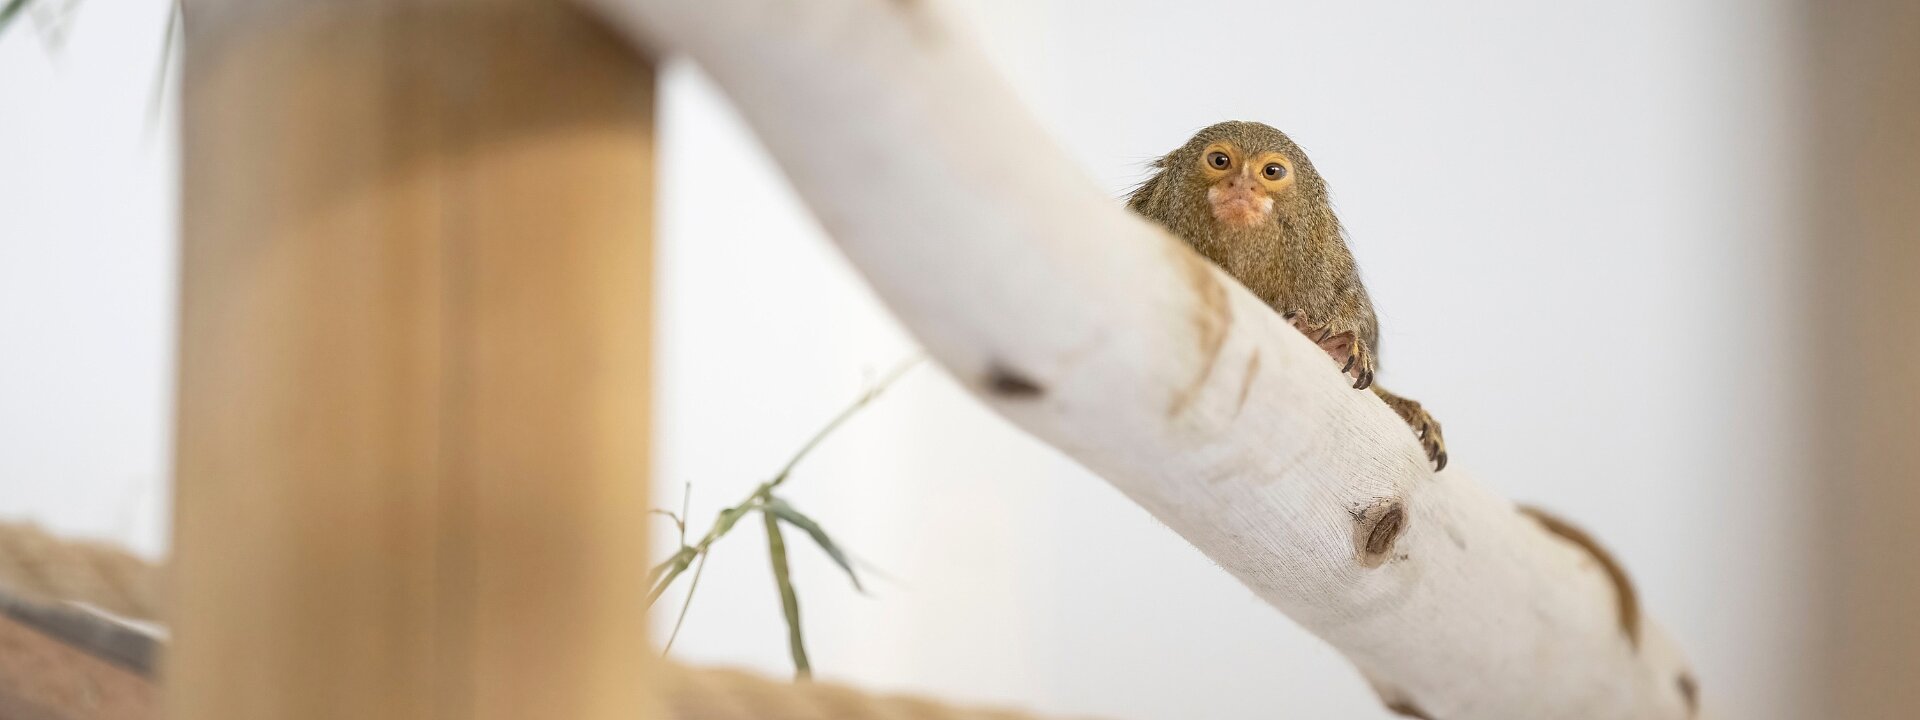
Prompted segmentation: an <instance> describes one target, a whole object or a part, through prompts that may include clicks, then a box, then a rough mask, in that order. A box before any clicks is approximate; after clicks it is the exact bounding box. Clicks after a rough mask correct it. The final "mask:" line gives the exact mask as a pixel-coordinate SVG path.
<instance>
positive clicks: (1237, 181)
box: [1226, 174, 1254, 192]
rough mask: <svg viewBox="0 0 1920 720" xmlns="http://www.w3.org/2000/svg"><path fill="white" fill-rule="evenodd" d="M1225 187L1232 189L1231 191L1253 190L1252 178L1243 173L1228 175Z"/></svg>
mask: <svg viewBox="0 0 1920 720" xmlns="http://www.w3.org/2000/svg"><path fill="white" fill-rule="evenodd" d="M1226 189H1227V190H1232V191H1245V192H1253V189H1254V184H1253V178H1251V177H1247V176H1246V175H1245V174H1240V175H1234V176H1232V177H1229V178H1227V183H1226Z"/></svg>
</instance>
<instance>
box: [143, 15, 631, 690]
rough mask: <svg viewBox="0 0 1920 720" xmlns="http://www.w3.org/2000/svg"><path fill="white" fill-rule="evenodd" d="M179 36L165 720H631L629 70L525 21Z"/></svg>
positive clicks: (247, 21) (376, 20)
mask: <svg viewBox="0 0 1920 720" xmlns="http://www.w3.org/2000/svg"><path fill="white" fill-rule="evenodd" d="M192 12H193V17H192V21H191V22H190V23H189V27H188V31H189V35H188V38H187V46H186V56H187V61H186V81H185V89H184V92H185V101H184V117H183V126H184V131H183V132H184V138H183V144H184V151H183V152H184V157H183V166H184V183H183V188H184V197H183V201H184V210H183V223H184V230H183V234H184V247H183V251H182V257H181V264H182V272H183V290H182V294H183V300H182V320H181V346H180V363H181V365H180V386H179V388H180V390H179V393H180V394H179V429H178V432H179V435H178V446H177V482H178V490H177V501H176V506H177V507H176V527H177V529H176V541H175V549H176V558H177V559H176V566H175V571H174V572H175V574H174V575H173V576H172V577H171V578H170V580H171V582H172V583H173V593H174V594H173V597H174V604H173V606H172V610H171V617H170V621H171V625H172V632H173V638H174V643H173V650H172V652H171V654H170V656H169V657H168V659H167V663H166V668H165V671H164V672H165V682H166V696H167V710H168V716H169V717H173V718H183V719H184V718H193V719H194V720H219V719H225V718H246V719H248V720H252V719H255V718H276V719H293V720H297V719H300V718H354V719H355V720H379V719H383V718H395V719H398V718H407V719H409V720H412V719H418V718H568V719H569V720H572V719H576V718H577V719H583V720H591V719H597V718H607V719H613V718H618V719H619V720H633V719H634V718H640V717H645V714H644V712H643V709H644V702H643V701H644V700H645V698H644V695H645V692H644V689H645V683H644V682H643V680H644V678H643V675H644V674H645V672H646V670H647V666H648V661H647V659H648V658H649V657H650V655H651V654H652V653H651V652H650V650H649V646H648V644H647V642H646V640H645V638H644V627H645V617H646V615H645V601H644V597H645V587H644V584H645V577H644V574H645V572H646V567H647V562H646V555H645V552H644V548H643V540H644V536H645V530H646V527H647V523H646V522H645V509H646V499H645V489H646V483H647V465H648V453H647V442H648V433H649V427H648V404H649V398H648V389H649V388H648V383H649V365H648V353H649V333H650V323H649V307H650V303H649V273H650V271H651V269H650V245H649V242H650V239H649V227H650V223H651V201H650V198H651V196H652V186H651V173H652V124H651V123H652V118H651V111H652V76H651V71H650V68H649V67H648V66H647V64H646V63H645V62H644V61H642V60H641V59H639V58H636V57H635V56H634V55H633V54H632V53H631V52H630V51H629V50H628V49H627V48H626V46H625V45H623V44H622V43H621V42H619V41H617V40H616V39H615V38H614V37H613V36H611V35H609V34H607V33H605V32H604V31H603V30H602V29H601V28H599V27H598V26H597V25H596V24H595V23H594V22H593V21H591V20H590V19H588V18H587V17H585V16H584V15H582V14H580V13H578V12H577V11H575V10H574V9H573V8H572V7H571V6H569V5H567V4H564V3H560V2H556V1H548V0H540V1H535V0H519V1H511V0H508V1H498V2H484V1H464V0H433V1H420V2H397V3H396V2H382V1H378V0H344V1H343V0H269V1H261V0H250V1H247V2H241V1H240V0H210V1H206V2H198V3H196V4H194V6H193V7H192Z"/></svg>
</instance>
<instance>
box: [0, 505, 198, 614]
mask: <svg viewBox="0 0 1920 720" xmlns="http://www.w3.org/2000/svg"><path fill="white" fill-rule="evenodd" d="M0 588H4V589H5V590H7V591H8V592H9V593H11V594H13V595H15V596H17V597H20V598H22V599H26V600H36V601H42V602H46V601H66V602H75V603H83V604H86V605H92V606H94V607H97V608H99V609H101V610H105V611H107V612H110V613H113V614H115V615H119V616H121V617H125V618H128V619H132V620H157V619H159V618H160V615H161V594H160V568H159V567H158V566H157V565H155V564H153V563H150V562H148V561H147V560H146V559H144V558H141V557H139V556H137V555H134V554H133V553H130V552H127V551H125V550H122V549H120V548H117V547H114V546H112V545H108V544H105V543H96V542H78V541H72V540H63V539H61V538H57V537H54V536H53V535H51V534H48V533H47V532H46V531H44V530H41V529H40V528H39V527H38V526H35V525H31V524H26V523H0Z"/></svg>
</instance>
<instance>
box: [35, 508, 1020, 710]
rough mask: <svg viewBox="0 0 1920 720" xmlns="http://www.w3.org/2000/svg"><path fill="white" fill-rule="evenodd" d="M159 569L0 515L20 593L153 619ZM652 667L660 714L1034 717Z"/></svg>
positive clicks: (708, 671) (748, 676) (157, 613)
mask: <svg viewBox="0 0 1920 720" xmlns="http://www.w3.org/2000/svg"><path fill="white" fill-rule="evenodd" d="M160 574H161V567H160V566H159V565H157V564H155V563H151V562H148V561H147V560H145V559H143V558H141V557H139V556H136V555H134V554H132V553H129V552H127V551H125V550H121V549H119V548H115V547H113V546H111V545H107V544H104V543H95V542H76V541H70V540H63V539H61V538H57V537H54V536H53V535H50V534H48V533H47V532H45V531H43V530H41V529H40V528H39V527H37V526H34V525H30V524H24V523H5V522H0V589H4V590H5V591H7V592H10V593H14V594H16V595H19V596H20V597H22V598H23V599H28V600H35V601H40V602H48V601H65V602H78V603H85V604H88V605H93V606H96V607H98V608H100V609H102V610H106V611H108V612H112V613H115V614H118V615H121V616H124V617H127V618H131V619H136V620H148V621H155V620H158V619H159V617H160V615H161V613H160V609H161V603H160V582H159V580H160ZM635 612H641V609H639V608H636V609H635ZM102 622H104V621H102ZM654 668H655V672H656V673H657V676H656V678H655V680H656V683H655V687H658V688H660V694H661V705H662V706H663V709H664V710H665V713H664V715H663V717H666V718H671V719H673V720H1032V719H1033V718H1034V717H1035V716H1033V715H1028V714H1025V713H1019V712H1013V711H1007V710H976V709H971V708H958V707H953V706H949V705H946V704H944V703H940V702H936V701H932V700H926V699H922V698H914V697H901V696H883V695H875V694H871V693H866V692H862V691H860V690H856V689H854V688H850V687H846V686H844V685H835V684H832V683H813V682H800V683H795V682H786V681H781V680H772V679H768V678H764V677H760V676H757V675H753V674H750V673H745V672H740V671H736V670H711V669H700V668H689V667H686V666H683V665H679V664H677V663H673V662H667V661H662V662H661V663H659V664H658V665H655V666H654Z"/></svg>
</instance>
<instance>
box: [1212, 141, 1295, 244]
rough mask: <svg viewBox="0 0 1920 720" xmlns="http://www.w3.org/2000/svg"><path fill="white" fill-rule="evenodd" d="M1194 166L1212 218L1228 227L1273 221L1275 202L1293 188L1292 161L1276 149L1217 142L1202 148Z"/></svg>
mask: <svg viewBox="0 0 1920 720" xmlns="http://www.w3.org/2000/svg"><path fill="white" fill-rule="evenodd" d="M1197 164H1198V168H1197V171H1198V172H1199V173H1200V177H1201V178H1202V180H1203V181H1204V182H1205V184H1206V187H1207V205H1208V206H1209V207H1210V208H1212V210H1213V219H1214V220H1215V221H1216V222H1219V223H1221V224H1223V225H1226V226H1228V227H1234V228H1246V227H1252V226H1253V225H1256V224H1259V223H1262V222H1265V221H1267V220H1270V219H1272V218H1273V212H1274V202H1275V200H1277V199H1278V198H1279V197H1280V196H1281V195H1282V194H1283V193H1285V192H1287V190H1288V189H1289V188H1292V187H1293V160H1292V159H1290V158H1288V157H1287V156H1286V155H1285V154H1283V153H1281V152H1280V151H1279V150H1278V149H1275V148H1261V147H1251V148H1249V147H1242V146H1241V145H1240V144H1238V143H1234V142H1231V141H1225V140H1222V141H1216V142H1213V143H1209V144H1207V146H1206V147H1204V148H1202V149H1201V151H1200V156H1199V158H1198V163H1197Z"/></svg>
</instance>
